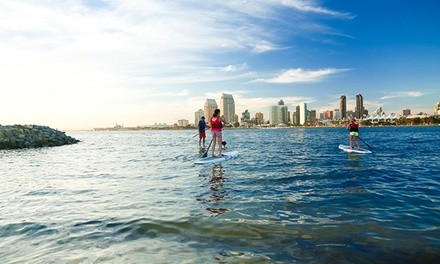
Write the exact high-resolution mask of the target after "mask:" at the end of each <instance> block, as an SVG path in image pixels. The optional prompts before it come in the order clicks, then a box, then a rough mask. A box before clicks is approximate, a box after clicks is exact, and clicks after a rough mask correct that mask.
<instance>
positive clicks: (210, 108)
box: [204, 99, 218, 123]
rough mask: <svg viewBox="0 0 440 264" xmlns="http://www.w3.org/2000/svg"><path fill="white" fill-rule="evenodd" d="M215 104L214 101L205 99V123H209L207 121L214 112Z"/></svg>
mask: <svg viewBox="0 0 440 264" xmlns="http://www.w3.org/2000/svg"><path fill="white" fill-rule="evenodd" d="M217 108H218V106H217V102H216V101H215V100H214V99H206V101H205V107H204V109H205V111H204V112H205V118H206V120H207V122H208V123H209V120H210V119H211V117H212V114H214V110H215V109H217Z"/></svg>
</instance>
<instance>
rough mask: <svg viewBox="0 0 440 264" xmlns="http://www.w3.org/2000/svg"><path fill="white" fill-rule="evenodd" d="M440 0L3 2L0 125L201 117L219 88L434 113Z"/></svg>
mask: <svg viewBox="0 0 440 264" xmlns="http://www.w3.org/2000/svg"><path fill="white" fill-rule="evenodd" d="M439 13H440V1H436V0H426V1H416V0H410V1H397V0H388V1H379V0H369V1H349V0H338V1H304V0H303V1H300V0H278V1H277V0H266V1H263V0H261V1H260V0H254V1H225V0H221V1H220V0H218V1H217V0H211V1H196V0H194V1H166V0H157V1H156V0H153V1H140V0H136V1H135V0H132V1H118V0H110V1H99V0H82V1H75V0H66V1H48V0H45V1H42V0H41V1H40V0H21V1H15V0H0V52H1V60H0V92H1V97H0V98H1V103H2V109H4V111H3V114H2V115H1V118H0V124H2V125H7V124H41V125H48V126H51V127H55V128H60V129H81V128H85V129H87V128H93V127H109V126H113V125H115V124H116V123H118V124H123V125H125V126H137V125H147V124H154V123H168V124H173V123H175V122H176V121H177V120H178V119H181V118H183V119H188V120H190V122H193V120H194V112H195V111H197V110H198V109H200V108H203V104H204V102H205V100H206V98H212V99H216V100H217V102H219V100H220V95H221V93H230V94H233V96H234V98H235V102H236V113H237V114H238V115H239V116H241V113H242V112H243V111H244V110H245V109H248V110H249V111H250V112H251V115H254V114H255V113H256V112H263V114H265V117H268V113H269V108H270V106H271V105H276V104H277V103H278V101H279V100H280V99H283V100H284V102H285V104H286V105H287V106H288V107H289V110H293V109H294V106H295V105H297V104H298V103H300V102H307V103H308V108H309V109H315V110H317V111H318V112H322V111H325V110H333V109H335V108H338V98H339V96H340V95H342V94H345V95H346V96H347V103H348V109H349V110H350V109H354V100H355V95H356V94H357V93H361V94H362V95H363V96H364V105H365V107H366V108H367V109H368V110H369V111H370V112H373V111H374V110H375V109H376V108H377V107H379V106H381V107H382V108H383V109H384V111H385V112H387V113H392V112H394V113H400V114H401V113H402V109H406V108H409V109H411V110H412V112H413V113H416V112H426V113H428V114H433V106H434V103H435V102H438V101H440V89H439V88H440V87H439V86H440V27H439V25H440V16H439V15H438V14H439Z"/></svg>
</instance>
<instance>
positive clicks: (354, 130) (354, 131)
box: [347, 117, 361, 150]
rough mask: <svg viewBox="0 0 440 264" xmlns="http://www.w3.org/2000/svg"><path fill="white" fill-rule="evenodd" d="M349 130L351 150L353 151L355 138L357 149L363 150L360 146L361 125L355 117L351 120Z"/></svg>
mask: <svg viewBox="0 0 440 264" xmlns="http://www.w3.org/2000/svg"><path fill="white" fill-rule="evenodd" d="M347 129H349V130H350V149H353V138H354V140H355V141H356V145H357V149H358V150H359V149H360V148H361V145H360V144H359V123H358V122H356V119H355V118H354V117H352V118H351V120H350V123H349V124H348V126H347Z"/></svg>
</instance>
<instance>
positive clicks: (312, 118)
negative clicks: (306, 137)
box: [310, 110, 316, 123]
mask: <svg viewBox="0 0 440 264" xmlns="http://www.w3.org/2000/svg"><path fill="white" fill-rule="evenodd" d="M315 122H316V110H310V123H315Z"/></svg>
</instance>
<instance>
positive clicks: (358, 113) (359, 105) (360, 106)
mask: <svg viewBox="0 0 440 264" xmlns="http://www.w3.org/2000/svg"><path fill="white" fill-rule="evenodd" d="M354 112H355V114H354V116H355V117H356V118H357V119H362V117H363V115H364V97H363V96H362V95H361V94H357V95H356V108H355V109H354Z"/></svg>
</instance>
